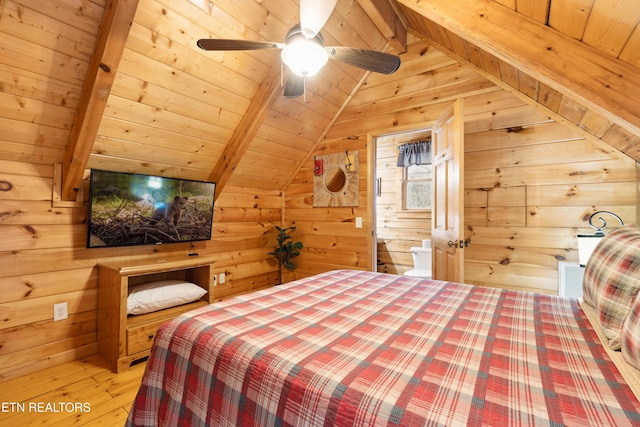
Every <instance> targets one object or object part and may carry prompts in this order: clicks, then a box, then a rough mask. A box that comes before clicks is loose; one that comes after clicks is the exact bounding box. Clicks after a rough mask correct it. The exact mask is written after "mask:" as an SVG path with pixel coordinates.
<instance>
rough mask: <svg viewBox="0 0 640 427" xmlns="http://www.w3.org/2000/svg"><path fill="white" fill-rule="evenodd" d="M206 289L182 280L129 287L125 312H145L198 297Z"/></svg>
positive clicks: (190, 300)
mask: <svg viewBox="0 0 640 427" xmlns="http://www.w3.org/2000/svg"><path fill="white" fill-rule="evenodd" d="M206 293H207V291H206V290H205V289H202V288H201V287H200V286H198V285H196V284H195V283H190V282H185V281H184V280H160V281H157V282H149V283H141V284H139V285H135V286H132V287H130V288H129V296H128V297H127V314H145V313H151V312H152V311H158V310H162V309H164V308H169V307H175V306H177V305H181V304H186V303H188V302H192V301H195V300H197V299H200V298H201V297H202V296H203V295H204V294H206Z"/></svg>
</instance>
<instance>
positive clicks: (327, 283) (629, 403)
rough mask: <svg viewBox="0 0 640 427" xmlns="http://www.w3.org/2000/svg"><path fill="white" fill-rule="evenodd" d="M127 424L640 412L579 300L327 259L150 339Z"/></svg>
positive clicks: (637, 415)
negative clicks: (342, 265)
mask: <svg viewBox="0 0 640 427" xmlns="http://www.w3.org/2000/svg"><path fill="white" fill-rule="evenodd" d="M127 424H128V425H147V426H165V425H167V426H173V425H184V426H203V425H209V426H233V427H235V426H289V425H296V426H382V425H401V426H421V425H441V426H455V425H487V426H518V425H522V426H530V425H556V426H560V425H574V426H586V425H590V426H596V425H600V426H614V425H637V426H640V403H639V402H638V399H637V398H636V397H635V396H634V395H633V393H632V392H631V390H630V389H629V387H628V386H627V385H626V384H625V383H624V380H623V379H622V377H621V376H620V374H619V372H618V370H617V369H616V368H615V366H614V365H613V363H612V362H611V361H610V359H609V357H608V355H607V354H606V352H605V350H604V349H603V348H602V346H601V344H600V343H599V340H598V337H597V336H596V334H595V332H594V331H593V329H592V327H591V326H590V324H589V321H588V320H587V318H586V316H585V315H584V313H583V312H582V310H581V309H580V307H579V305H578V303H577V301H576V300H574V299H569V298H558V297H553V296H549V295H539V294H532V293H524V292H515V291H505V290H499V289H490V288H481V287H473V286H468V285H461V284H454V283H445V282H437V281H431V280H420V279H416V278H410V277H404V276H394V275H386V274H377V273H370V272H362V271H343V270H341V271H332V272H328V273H324V274H321V275H318V276H315V277H311V278H307V279H302V280H299V281H296V282H292V283H290V284H286V285H282V286H278V287H275V288H271V289H268V290H266V291H261V292H257V293H253V294H248V295H245V296H241V297H237V298H234V299H231V300H227V301H223V302H222V303H218V304H214V305H211V306H208V307H204V308H201V309H198V310H196V311H193V312H191V313H190V314H189V315H188V316H186V315H185V316H181V317H179V318H177V319H175V320H173V321H171V322H168V323H166V324H164V325H163V326H162V327H161V328H160V330H159V332H158V334H157V337H156V341H155V343H154V347H153V350H152V353H151V356H150V358H149V361H148V365H147V370H146V372H145V375H144V378H143V381H142V385H141V388H140V390H139V392H138V395H137V398H136V399H135V402H134V404H133V407H132V409H131V412H130V414H129V420H128V422H127Z"/></svg>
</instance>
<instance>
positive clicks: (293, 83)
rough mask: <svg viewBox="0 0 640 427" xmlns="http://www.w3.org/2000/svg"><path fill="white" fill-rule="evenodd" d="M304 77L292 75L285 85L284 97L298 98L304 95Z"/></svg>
mask: <svg viewBox="0 0 640 427" xmlns="http://www.w3.org/2000/svg"><path fill="white" fill-rule="evenodd" d="M304 84H305V81H304V77H302V76H299V75H297V74H293V73H290V75H289V76H288V77H287V81H286V82H285V84H284V96H285V97H286V98H297V97H299V96H301V95H304Z"/></svg>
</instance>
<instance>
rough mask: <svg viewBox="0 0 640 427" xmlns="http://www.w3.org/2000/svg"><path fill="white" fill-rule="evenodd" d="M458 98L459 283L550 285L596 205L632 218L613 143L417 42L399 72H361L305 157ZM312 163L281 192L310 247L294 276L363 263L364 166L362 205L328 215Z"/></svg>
mask: <svg viewBox="0 0 640 427" xmlns="http://www.w3.org/2000/svg"><path fill="white" fill-rule="evenodd" d="M456 97H461V98H464V105H465V109H464V111H465V134H466V136H465V194H466V196H465V216H466V221H465V223H466V229H467V230H466V233H467V234H468V236H469V237H470V238H471V241H472V243H471V246H470V247H469V248H468V249H466V250H465V251H466V259H465V281H467V282H469V283H476V284H480V285H486V286H496V287H510V288H518V289H529V290H537V291H541V292H548V293H557V288H558V282H557V281H558V273H557V268H558V261H565V260H566V261H571V262H577V259H578V256H577V241H576V234H577V232H579V231H589V230H591V229H590V228H589V227H588V225H587V220H588V217H589V215H590V214H591V213H592V212H595V211H597V210H601V209H606V210H613V211H614V212H617V213H618V214H619V215H621V216H622V217H623V219H624V220H625V221H626V222H629V223H635V222H636V205H637V197H638V195H637V188H636V171H635V162H634V161H632V160H630V159H629V158H628V157H626V156H624V155H622V154H621V153H620V152H619V151H617V150H616V149H614V148H606V147H603V145H602V144H601V143H600V142H599V141H594V140H592V139H589V140H587V139H585V138H584V137H583V136H582V135H581V134H579V133H578V132H576V131H575V130H574V129H573V128H569V127H566V126H565V125H563V124H561V123H557V122H555V121H553V120H551V119H550V118H549V117H548V116H546V115H545V114H543V113H541V112H539V111H538V110H536V109H535V108H533V107H531V106H529V105H527V104H525V103H524V102H523V101H521V100H520V99H518V98H517V97H515V96H514V95H512V94H510V93H509V92H507V91H505V90H502V89H500V88H498V87H496V86H494V85H493V84H492V83H490V82H488V81H487V80H486V79H484V78H483V77H480V76H479V75H477V74H476V73H475V72H473V71H472V70H471V69H469V68H467V67H464V66H462V65H460V64H458V63H456V62H455V61H452V60H451V59H450V58H448V57H447V56H445V55H444V54H442V53H441V52H439V51H437V50H436V49H435V48H432V47H429V48H428V47H427V46H426V45H425V44H424V43H422V42H413V43H412V44H411V45H410V46H409V50H408V52H407V54H406V55H403V63H402V66H401V68H400V70H399V71H398V72H397V73H395V74H393V75H391V76H377V75H374V74H371V75H370V76H369V78H368V79H367V81H366V82H365V84H364V85H363V88H362V89H361V90H360V91H359V92H358V93H357V94H356V95H355V96H354V97H353V100H352V102H351V103H350V104H349V105H348V106H347V108H346V109H345V110H344V112H343V114H342V115H341V116H340V117H339V118H338V120H337V121H336V123H335V125H334V126H333V127H332V128H331V130H330V131H329V133H328V134H327V140H326V142H325V143H323V144H321V145H320V146H319V147H318V149H317V150H316V152H314V153H313V155H317V154H321V153H329V152H337V151H344V150H345V149H349V151H353V150H356V149H358V150H360V159H366V158H367V142H368V141H369V140H370V138H372V136H376V135H382V134H387V133H390V132H399V131H407V130H412V129H417V128H424V127H425V126H430V125H431V124H432V123H433V121H434V120H435V119H436V118H437V117H438V116H439V115H440V113H441V112H442V111H443V110H444V108H446V106H447V105H449V104H450V103H451V102H452V101H453V99H455V98H456ZM311 166H312V165H311V160H309V161H308V162H307V164H305V165H303V167H302V168H301V170H300V171H299V173H298V175H297V176H296V178H295V179H294V180H293V182H292V184H291V185H290V186H289V187H288V188H287V189H286V198H285V218H286V220H287V222H288V223H290V224H295V225H297V226H298V228H299V231H300V234H299V236H298V237H299V238H301V239H302V240H303V241H304V242H305V244H306V248H305V251H304V253H303V255H302V256H301V257H300V261H299V264H300V266H301V268H300V269H299V270H298V271H297V273H296V275H294V276H295V277H300V276H303V275H309V274H314V273H317V272H321V271H325V270H327V269H328V268H363V269H366V268H368V266H369V265H368V263H367V262H366V261H367V260H368V254H367V250H368V249H367V248H366V247H363V245H365V242H366V238H367V226H366V225H367V223H369V224H370V218H367V217H365V218H364V223H365V227H364V229H362V230H356V229H354V228H353V221H354V217H355V216H356V215H363V214H366V213H367V210H366V205H365V203H367V202H368V201H369V200H370V198H367V192H368V191H369V189H370V188H373V184H372V182H371V180H372V179H373V177H372V175H370V174H365V173H363V169H364V166H365V165H361V169H360V170H361V173H360V177H361V180H362V184H361V185H360V190H361V193H360V206H359V207H358V208H356V209H342V210H340V211H339V212H338V210H332V211H330V212H328V211H325V210H323V209H314V208H313V207H312V199H313V185H312V173H311ZM369 196H370V195H369ZM591 231H592V230H591ZM319 242H321V243H319ZM385 261H386V260H385ZM385 268H388V269H392V268H393V267H385ZM396 269H397V270H398V271H399V269H400V268H399V267H398V268H396ZM292 277H293V276H292Z"/></svg>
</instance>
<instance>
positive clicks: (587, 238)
mask: <svg viewBox="0 0 640 427" xmlns="http://www.w3.org/2000/svg"><path fill="white" fill-rule="evenodd" d="M603 237H604V234H598V233H596V234H578V262H579V263H580V267H585V266H586V265H587V261H589V257H590V256H591V254H592V253H593V250H594V249H595V248H596V246H597V245H598V243H599V242H600V240H602V238H603Z"/></svg>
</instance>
